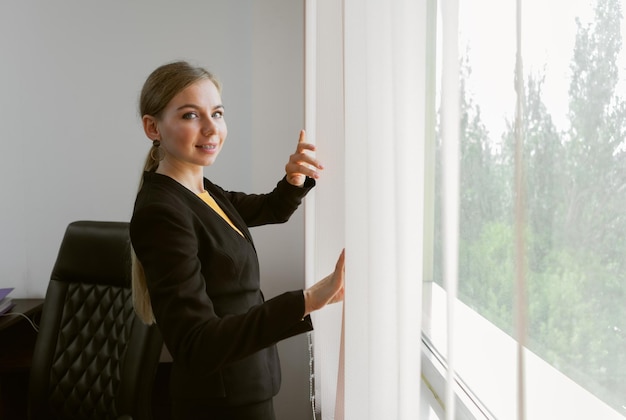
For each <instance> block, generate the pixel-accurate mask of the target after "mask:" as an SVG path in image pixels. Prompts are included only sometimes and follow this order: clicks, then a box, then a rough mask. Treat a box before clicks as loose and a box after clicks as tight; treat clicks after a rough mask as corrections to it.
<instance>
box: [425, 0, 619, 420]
mask: <svg viewBox="0 0 626 420" xmlns="http://www.w3.org/2000/svg"><path fill="white" fill-rule="evenodd" d="M522 7H523V9H522V22H523V29H522V34H523V35H522V37H523V40H522V45H523V61H524V86H525V98H524V103H525V111H524V121H523V127H524V133H525V136H524V148H523V161H524V171H525V185H524V194H525V214H524V226H525V235H526V236H525V273H526V282H527V294H528V317H529V318H528V326H529V331H528V339H527V346H528V348H529V350H530V351H531V352H532V354H533V355H536V356H538V357H539V359H541V360H543V361H544V362H547V364H549V366H551V367H552V368H555V369H558V371H560V373H561V374H562V375H564V376H565V377H566V378H569V380H571V381H573V386H579V387H582V388H583V389H584V390H586V392H587V393H588V394H590V395H591V396H592V397H593V398H591V399H590V400H591V401H593V400H594V398H596V399H599V400H601V401H602V402H603V404H605V405H608V406H610V407H612V410H614V412H615V413H620V414H621V415H623V416H626V351H624V350H625V349H626V305H625V304H624V302H625V301H626V300H625V298H626V150H625V146H626V145H625V144H624V135H625V134H626V90H625V89H624V88H625V87H626V84H625V81H626V75H625V74H624V72H626V61H625V60H624V54H623V52H622V31H623V29H622V26H623V25H624V22H623V20H622V13H621V10H622V7H623V4H622V0H591V1H583V0H562V1H561V0H559V1H557V0H552V1H544V0H524V2H523V3H522ZM459 25H460V28H459V31H460V32H459V35H460V52H461V54H462V57H461V117H462V122H461V131H460V136H461V139H460V141H461V180H460V194H461V209H460V237H459V286H458V295H459V299H460V300H461V301H462V302H463V305H464V307H467V308H468V309H469V310H473V311H475V312H476V313H477V314H479V315H480V316H481V317H484V318H486V319H487V320H489V322H490V323H491V324H492V325H495V326H496V327H497V328H498V329H499V330H501V331H502V332H504V333H506V334H508V335H509V336H510V337H513V336H514V334H515V331H514V305H513V304H514V300H515V274H514V270H515V264H516V263H515V259H514V256H515V252H514V251H515V250H514V240H515V236H514V235H515V220H514V218H515V215H514V207H513V205H514V199H515V191H514V187H515V186H514V162H515V159H514V158H515V156H514V152H515V150H514V118H515V103H516V93H515V89H514V69H515V54H516V51H515V48H516V46H515V1H514V0H500V1H498V2H493V1H488V0H471V1H470V0H465V1H463V0H462V1H460V13H459ZM438 56H440V53H438ZM438 71H440V69H439V70H438ZM437 96H439V95H437ZM439 132H440V130H439ZM436 162H437V166H436V182H435V202H436V204H435V207H436V208H435V235H434V236H435V244H434V249H435V256H434V259H435V263H434V269H433V270H434V273H433V275H434V281H435V282H436V283H439V285H441V284H442V277H441V272H442V271H441V254H440V249H441V240H440V238H441V226H440V219H439V216H440V215H441V211H440V205H441V204H440V203H441V194H440V193H441V188H440V185H441V176H442V174H441V170H440V169H441V162H440V156H439V155H437V160H436ZM432 306H433V312H435V311H436V310H437V309H436V307H435V304H434V303H433V305H432ZM433 316H434V315H433ZM479 318H480V317H479ZM479 318H477V319H479ZM465 321H466V320H462V321H460V322H459V323H460V324H461V325H462V324H463V322H465ZM443 326H445V324H443ZM435 329H436V327H435V325H434V324H433V335H437V334H438V332H437V331H435ZM439 333H440V331H439ZM466 333H467V332H463V334H466ZM485 334H487V333H485ZM510 337H509V338H510ZM472 339H473V342H472ZM459 340H463V339H462V338H459ZM467 340H468V342H465V341H459V342H458V343H457V345H458V346H459V349H458V350H456V353H457V354H458V353H459V352H463V353H464V354H472V355H473V356H472V357H473V358H474V359H473V360H475V361H476V360H477V359H481V358H482V359H484V358H485V353H484V351H483V350H484V348H483V346H484V343H477V342H476V341H480V340H481V337H479V336H477V334H476V333H474V334H469V336H468V338H467ZM488 344H489V343H488ZM494 346H495V344H494ZM509 350H510V351H513V352H514V351H515V349H514V347H513V348H510V349H509ZM513 356H514V355H513ZM463 357H464V356H459V359H463ZM505 357H509V356H505ZM483 361H484V360H483ZM485 362H486V363H489V360H487V361H485ZM510 362H513V363H515V359H514V357H513V358H512V359H508V360H507V362H506V365H508V364H510ZM494 363H495V361H494ZM531 365H532V364H531V363H530V362H529V363H528V365H527V366H528V370H527V382H528V383H534V382H533V381H538V382H539V383H540V384H541V383H544V384H545V383H548V382H547V381H545V380H544V379H543V378H541V377H540V376H541V375H544V374H545V375H548V374H549V371H550V370H542V369H535V368H533V369H531ZM552 368H550V369H552ZM472 371H473V370H472V369H471V368H465V372H466V373H467V374H468V375H471V374H472V373H471V372H472ZM458 372H459V374H460V375H461V376H463V375H464V367H463V366H462V360H460V361H459V366H458ZM514 372H515V371H514V369H513V370H512V371H511V372H509V373H508V374H510V375H514ZM477 375H478V376H481V375H480V373H477ZM510 375H509V376H510ZM482 376H483V378H480V377H477V378H472V377H464V378H463V379H464V380H465V381H466V382H467V383H468V384H469V386H470V387H471V388H474V387H476V388H480V387H481V385H480V383H481V382H484V381H485V378H490V379H491V380H493V377H492V376H491V375H490V374H488V375H485V372H484V371H483V372H482ZM509 379H511V378H509ZM512 380H513V381H514V378H512ZM576 383H577V384H578V385H575V384H576ZM512 386H514V383H513V384H512ZM486 388H488V387H486ZM500 391H502V388H501V389H500ZM545 391H549V393H550V392H558V390H554V389H548V390H545V389H544V392H545ZM513 392H514V390H513ZM531 395H532V391H529V398H528V401H529V403H530V404H532V403H533V402H535V403H536V401H534V400H533V399H532V397H531ZM478 397H479V398H481V399H483V400H485V402H486V400H487V399H488V396H481V395H480V394H478ZM483 397H484V398H483ZM510 397H512V398H514V397H515V395H512V396H510ZM507 398H508V396H507ZM575 403H576V402H575V401H574V404H575ZM581 404H582V403H581ZM487 406H489V403H487ZM528 410H529V412H530V411H532V410H533V408H532V407H529V408H528ZM508 414H510V413H508Z"/></svg>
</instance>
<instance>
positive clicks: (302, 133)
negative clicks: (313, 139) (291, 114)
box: [298, 129, 306, 145]
mask: <svg viewBox="0 0 626 420" xmlns="http://www.w3.org/2000/svg"><path fill="white" fill-rule="evenodd" d="M300 143H306V132H305V131H304V129H302V130H300V137H299V138H298V145H299V144H300Z"/></svg>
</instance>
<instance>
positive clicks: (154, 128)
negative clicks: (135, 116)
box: [141, 115, 161, 140]
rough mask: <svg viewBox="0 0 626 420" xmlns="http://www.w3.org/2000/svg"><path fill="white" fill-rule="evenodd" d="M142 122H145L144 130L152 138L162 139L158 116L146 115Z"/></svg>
mask: <svg viewBox="0 0 626 420" xmlns="http://www.w3.org/2000/svg"><path fill="white" fill-rule="evenodd" d="M141 122H142V124H143V131H144V132H145V133H146V136H147V137H148V138H149V139H150V140H161V138H160V135H159V127H158V125H157V120H156V118H154V117H153V116H152V115H144V116H143V117H141Z"/></svg>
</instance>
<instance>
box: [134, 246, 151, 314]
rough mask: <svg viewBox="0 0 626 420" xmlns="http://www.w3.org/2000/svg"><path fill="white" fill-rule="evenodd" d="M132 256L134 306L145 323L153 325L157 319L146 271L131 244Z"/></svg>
mask: <svg viewBox="0 0 626 420" xmlns="http://www.w3.org/2000/svg"><path fill="white" fill-rule="evenodd" d="M130 256H131V263H132V286H131V290H132V294H133V307H134V308H135V313H136V314H137V316H138V317H139V319H141V320H142V321H143V323H144V324H147V325H152V324H154V322H155V319H154V313H153V312H152V302H151V301H150V294H149V293H148V286H147V285H146V273H145V272H144V270H143V265H141V262H140V261H139V259H138V258H137V255H136V254H135V249H134V248H133V246H132V245H131V246H130Z"/></svg>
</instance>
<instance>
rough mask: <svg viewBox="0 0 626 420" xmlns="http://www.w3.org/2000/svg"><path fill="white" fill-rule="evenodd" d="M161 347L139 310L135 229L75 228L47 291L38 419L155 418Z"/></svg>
mask: <svg viewBox="0 0 626 420" xmlns="http://www.w3.org/2000/svg"><path fill="white" fill-rule="evenodd" d="M161 347H162V340H161V337H160V335H159V333H158V330H157V329H156V327H147V326H145V325H143V324H142V323H141V322H140V321H139V320H138V319H137V318H136V317H135V314H134V312H133V306H132V296H131V291H130V249H129V237H128V224H127V223H124V222H90V221H81V222H74V223H72V224H70V225H69V226H68V228H67V231H66V234H65V237H64V239H63V242H62V244H61V248H60V250H59V255H58V257H57V261H56V263H55V266H54V269H53V271H52V279H51V281H50V284H49V285H48V290H47V292H46V299H45V302H44V308H43V313H42V320H41V326H40V332H39V336H38V338H37V344H36V346H35V353H34V357H33V367H32V371H31V378H30V381H31V382H30V392H29V414H30V417H31V418H32V419H39V418H41V419H89V420H91V419H115V418H119V417H121V416H122V415H126V416H131V417H132V418H134V419H148V418H150V417H151V410H150V407H151V395H152V383H153V380H154V375H155V372H156V367H157V364H158V359H159V355H160V352H161Z"/></svg>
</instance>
